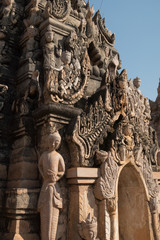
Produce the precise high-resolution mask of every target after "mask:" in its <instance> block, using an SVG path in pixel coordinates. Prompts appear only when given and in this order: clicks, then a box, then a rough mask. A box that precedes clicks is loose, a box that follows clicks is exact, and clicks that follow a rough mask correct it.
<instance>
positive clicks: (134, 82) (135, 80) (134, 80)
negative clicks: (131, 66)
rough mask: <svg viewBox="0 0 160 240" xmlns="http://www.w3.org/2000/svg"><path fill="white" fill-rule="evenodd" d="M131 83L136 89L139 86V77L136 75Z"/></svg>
mask: <svg viewBox="0 0 160 240" xmlns="http://www.w3.org/2000/svg"><path fill="white" fill-rule="evenodd" d="M133 84H134V86H135V87H136V88H137V89H138V88H139V87H140V86H141V79H140V78H139V77H136V78H135V79H133Z"/></svg>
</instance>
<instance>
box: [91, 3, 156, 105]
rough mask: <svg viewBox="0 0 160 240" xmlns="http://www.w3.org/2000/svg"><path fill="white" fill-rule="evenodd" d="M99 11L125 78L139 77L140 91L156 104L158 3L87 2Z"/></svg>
mask: <svg viewBox="0 0 160 240" xmlns="http://www.w3.org/2000/svg"><path fill="white" fill-rule="evenodd" d="M89 2H90V6H92V5H93V6H94V9H95V11H97V10H98V9H100V12H101V16H102V17H105V23H106V27H107V29H108V30H111V32H112V33H115V34H116V43H115V48H116V49H117V50H118V52H119V54H120V58H121V61H122V69H124V68H125V69H127V73H128V78H129V79H130V78H132V79H134V78H135V77H139V78H141V81H142V83H141V87H140V90H141V92H142V94H143V95H144V96H145V97H148V98H149V99H151V100H152V101H155V99H156V97H157V87H158V84H159V78H160V0H90V1H89Z"/></svg>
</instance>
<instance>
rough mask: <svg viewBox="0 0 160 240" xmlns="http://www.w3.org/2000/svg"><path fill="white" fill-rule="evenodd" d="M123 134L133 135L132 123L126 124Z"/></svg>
mask: <svg viewBox="0 0 160 240" xmlns="http://www.w3.org/2000/svg"><path fill="white" fill-rule="evenodd" d="M123 134H124V135H125V136H132V126H131V125H130V124H126V125H125V126H124V127H123Z"/></svg>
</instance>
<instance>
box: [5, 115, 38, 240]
mask: <svg viewBox="0 0 160 240" xmlns="http://www.w3.org/2000/svg"><path fill="white" fill-rule="evenodd" d="M15 122H16V123H19V124H18V126H17V127H16V126H14V127H15V129H16V130H15V131H14V139H15V140H14V143H13V145H12V151H11V155H10V164H9V169H8V182H7V191H6V213H7V218H8V220H7V230H6V233H5V235H4V237H6V239H14V238H18V239H25V240H32V239H35V240H39V234H38V233H39V226H38V225H39V224H35V223H36V222H38V221H39V218H38V214H37V200H38V194H39V179H38V169H37V154H36V151H35V148H34V131H33V122H32V120H31V118H30V117H29V116H21V119H16V120H15Z"/></svg>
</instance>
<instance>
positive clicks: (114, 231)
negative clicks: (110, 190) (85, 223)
mask: <svg viewBox="0 0 160 240" xmlns="http://www.w3.org/2000/svg"><path fill="white" fill-rule="evenodd" d="M106 205H107V210H108V213H109V216H110V240H118V239H119V230H118V208H117V205H118V204H117V200H116V199H115V198H110V199H107V200H106Z"/></svg>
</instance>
